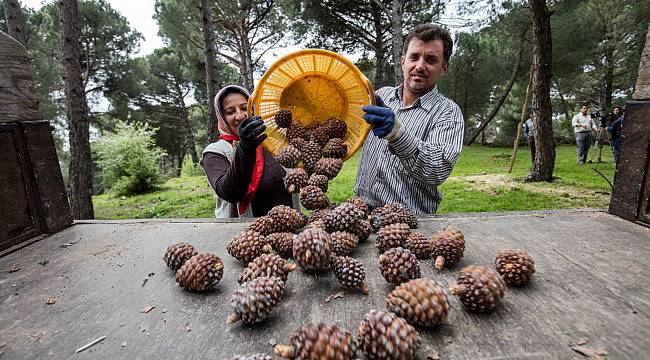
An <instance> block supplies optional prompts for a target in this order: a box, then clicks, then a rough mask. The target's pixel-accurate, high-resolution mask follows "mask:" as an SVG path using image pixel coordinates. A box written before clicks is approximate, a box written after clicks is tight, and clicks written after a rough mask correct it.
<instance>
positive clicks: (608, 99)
mask: <svg viewBox="0 0 650 360" xmlns="http://www.w3.org/2000/svg"><path fill="white" fill-rule="evenodd" d="M607 41H612V40H611V39H607ZM612 52H613V51H612ZM613 57H614V54H612V53H611V52H610V51H609V49H608V51H607V53H606V54H605V109H606V110H607V111H610V112H611V110H612V94H613V93H614V62H613V61H612V58H613Z"/></svg>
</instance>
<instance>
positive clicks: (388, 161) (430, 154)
mask: <svg viewBox="0 0 650 360" xmlns="http://www.w3.org/2000/svg"><path fill="white" fill-rule="evenodd" d="M377 94H379V96H381V98H382V99H383V100H384V103H385V104H386V106H388V107H390V108H391V109H393V111H394V112H395V116H396V117H397V119H398V121H399V122H400V123H401V124H402V127H403V128H404V130H405V131H404V133H403V135H402V136H401V137H399V138H397V139H394V140H392V141H391V142H389V141H387V140H384V139H380V138H378V137H376V136H374V135H372V134H370V135H369V136H368V137H367V138H366V140H365V142H364V144H363V150H362V154H361V161H360V163H359V168H358V169H357V178H356V183H355V187H354V190H355V191H356V192H357V194H358V195H359V196H360V197H361V198H362V199H363V200H364V201H366V202H367V203H368V205H370V206H371V207H373V208H374V207H379V206H383V205H384V204H387V203H400V204H403V205H405V206H407V207H408V208H409V209H411V210H412V211H413V212H414V213H416V214H434V213H435V212H436V210H437V209H438V205H439V204H440V201H441V200H442V195H441V194H440V191H438V185H440V184H442V182H443V181H445V180H446V179H447V177H449V174H451V170H452V169H453V167H454V164H455V163H456V160H458V156H459V155H460V151H461V150H462V148H463V131H464V128H465V123H464V121H463V114H462V113H461V111H460V108H459V107H458V105H456V103H454V102H453V101H451V100H450V99H447V98H446V97H444V96H442V95H441V94H440V93H439V92H438V89H437V88H434V89H433V90H431V91H430V92H428V93H427V94H425V95H423V96H422V97H420V98H419V99H417V100H416V101H415V103H413V105H411V106H409V107H404V103H403V102H402V86H399V87H397V88H395V87H383V88H381V89H379V90H378V91H377Z"/></svg>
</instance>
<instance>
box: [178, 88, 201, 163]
mask: <svg viewBox="0 0 650 360" xmlns="http://www.w3.org/2000/svg"><path fill="white" fill-rule="evenodd" d="M180 108H181V111H180V118H181V119H180V120H181V126H182V127H183V128H184V129H185V133H186V138H187V148H188V149H189V150H190V156H192V162H193V163H194V165H196V164H198V163H199V157H198V155H197V153H196V143H195V141H194V130H193V129H192V123H191V122H190V116H189V113H188V111H187V107H186V106H185V101H184V100H183V97H182V94H181V97H180Z"/></svg>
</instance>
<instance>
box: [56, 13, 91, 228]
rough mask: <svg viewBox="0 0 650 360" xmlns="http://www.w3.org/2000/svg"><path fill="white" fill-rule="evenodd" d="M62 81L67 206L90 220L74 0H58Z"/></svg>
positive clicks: (83, 97)
mask: <svg viewBox="0 0 650 360" xmlns="http://www.w3.org/2000/svg"><path fill="white" fill-rule="evenodd" d="M59 19H60V29H61V30H60V32H61V52H62V53H63V80H64V81H65V98H66V105H67V112H68V122H69V131H70V134H69V136H70V154H71V160H70V205H71V208H72V216H73V217H74V218H75V219H92V218H93V217H94V214H93V203H92V161H91V159H90V143H89V142H88V138H89V118H88V104H87V103H86V91H85V89H84V88H83V86H82V82H81V69H80V67H79V42H78V39H77V36H78V25H77V1H76V0H60V1H59Z"/></svg>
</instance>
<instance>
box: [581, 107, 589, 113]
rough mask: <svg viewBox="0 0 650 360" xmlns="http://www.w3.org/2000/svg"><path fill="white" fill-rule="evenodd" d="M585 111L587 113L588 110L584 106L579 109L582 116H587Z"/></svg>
mask: <svg viewBox="0 0 650 360" xmlns="http://www.w3.org/2000/svg"><path fill="white" fill-rule="evenodd" d="M587 111H589V108H588V107H586V106H582V107H581V108H580V112H581V113H582V115H587Z"/></svg>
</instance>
